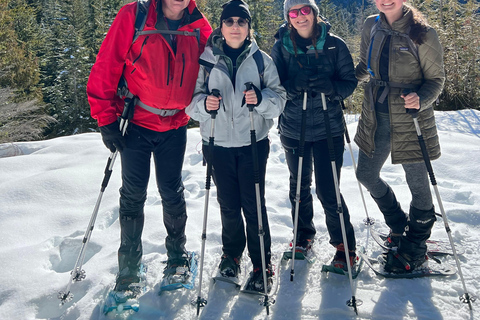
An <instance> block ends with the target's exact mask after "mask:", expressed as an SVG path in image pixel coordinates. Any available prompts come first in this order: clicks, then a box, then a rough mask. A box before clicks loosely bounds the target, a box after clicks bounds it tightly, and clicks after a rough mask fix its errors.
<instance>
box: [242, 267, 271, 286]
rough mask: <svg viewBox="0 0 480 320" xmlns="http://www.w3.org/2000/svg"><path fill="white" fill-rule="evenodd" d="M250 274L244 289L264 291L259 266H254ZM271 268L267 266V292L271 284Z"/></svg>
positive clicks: (261, 271) (261, 272)
mask: <svg viewBox="0 0 480 320" xmlns="http://www.w3.org/2000/svg"><path fill="white" fill-rule="evenodd" d="M250 274H251V275H252V276H251V278H250V280H249V282H248V284H247V287H246V289H247V290H252V291H258V292H262V293H263V292H265V290H264V281H263V270H262V268H259V267H254V268H253V271H252V272H251V273H250ZM273 275H274V273H273V269H272V267H271V266H270V265H268V267H267V293H270V291H271V290H272V286H273Z"/></svg>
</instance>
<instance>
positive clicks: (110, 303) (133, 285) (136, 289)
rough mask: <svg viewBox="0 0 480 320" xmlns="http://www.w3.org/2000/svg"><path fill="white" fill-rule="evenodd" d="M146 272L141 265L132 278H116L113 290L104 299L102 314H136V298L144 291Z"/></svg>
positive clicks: (121, 276)
mask: <svg viewBox="0 0 480 320" xmlns="http://www.w3.org/2000/svg"><path fill="white" fill-rule="evenodd" d="M146 272H147V268H146V267H145V266H144V265H143V264H142V265H140V270H139V271H138V273H137V274H136V275H134V276H129V277H127V276H125V275H119V276H117V280H116V284H115V287H114V289H113V290H111V291H110V292H109V293H108V294H107V297H106V299H105V304H104V306H103V313H104V314H107V313H110V312H112V311H116V312H117V313H124V312H126V311H127V312H129V313H133V312H138V310H139V309H140V303H139V301H138V298H139V297H140V296H141V295H143V293H144V292H145V291H146Z"/></svg>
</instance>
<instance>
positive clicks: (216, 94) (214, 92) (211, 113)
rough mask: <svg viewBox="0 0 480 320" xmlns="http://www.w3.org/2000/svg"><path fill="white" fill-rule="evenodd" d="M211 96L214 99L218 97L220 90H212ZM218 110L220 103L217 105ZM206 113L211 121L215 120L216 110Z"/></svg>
mask: <svg viewBox="0 0 480 320" xmlns="http://www.w3.org/2000/svg"><path fill="white" fill-rule="evenodd" d="M212 95H213V96H215V97H217V98H218V97H220V90H218V89H212ZM218 109H220V102H219V103H218ZM208 113H210V116H211V117H212V119H215V118H216V116H217V113H218V110H210V111H209V112H208Z"/></svg>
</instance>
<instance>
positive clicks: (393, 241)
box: [383, 230, 403, 249]
mask: <svg viewBox="0 0 480 320" xmlns="http://www.w3.org/2000/svg"><path fill="white" fill-rule="evenodd" d="M402 237H403V235H402V234H399V233H393V232H392V230H390V232H389V234H388V236H387V238H386V239H385V241H384V242H383V244H384V245H385V247H387V248H389V249H396V248H398V244H399V243H400V239H401V238H402Z"/></svg>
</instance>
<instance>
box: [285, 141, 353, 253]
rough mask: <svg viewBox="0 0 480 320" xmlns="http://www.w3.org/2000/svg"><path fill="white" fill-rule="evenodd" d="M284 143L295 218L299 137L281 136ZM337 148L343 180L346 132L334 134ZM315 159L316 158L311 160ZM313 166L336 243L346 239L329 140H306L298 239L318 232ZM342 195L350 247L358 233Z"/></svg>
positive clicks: (335, 147)
mask: <svg viewBox="0 0 480 320" xmlns="http://www.w3.org/2000/svg"><path fill="white" fill-rule="evenodd" d="M280 140H281V142H282V146H283V148H284V149H285V157H286V159H287V164H288V169H289V170H290V193H289V198H290V202H291V204H292V220H293V221H294V219H295V194H296V190H297V175H298V160H299V156H298V147H299V141H298V140H295V139H291V138H288V137H285V136H280ZM333 142H334V150H335V165H336V171H337V177H338V181H340V170H341V169H342V165H343V151H344V146H345V144H344V141H343V136H341V137H335V138H333ZM312 160H313V161H312ZM313 166H314V167H315V184H316V193H317V197H318V199H319V200H320V202H321V203H322V206H323V209H324V211H325V219H326V224H327V229H328V233H329V235H330V243H331V244H332V245H333V246H336V245H338V244H340V243H343V238H342V229H341V225H340V217H339V215H338V213H337V207H338V205H337V197H336V192H335V182H334V180H333V173H332V165H331V161H330V157H329V151H328V144H327V140H320V141H314V142H311V141H305V151H304V156H303V165H302V182H301V188H300V206H299V212H298V227H297V242H298V243H301V242H303V241H304V240H305V239H313V238H314V236H315V233H316V230H315V226H314V224H313V197H312V193H311V185H312V173H313ZM340 196H341V201H342V208H343V218H344V222H345V228H346V233H347V241H348V248H349V249H350V250H353V249H355V233H354V231H353V226H352V224H351V223H350V215H349V212H348V208H347V205H346V204H345V201H344V200H343V196H342V195H340Z"/></svg>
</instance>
